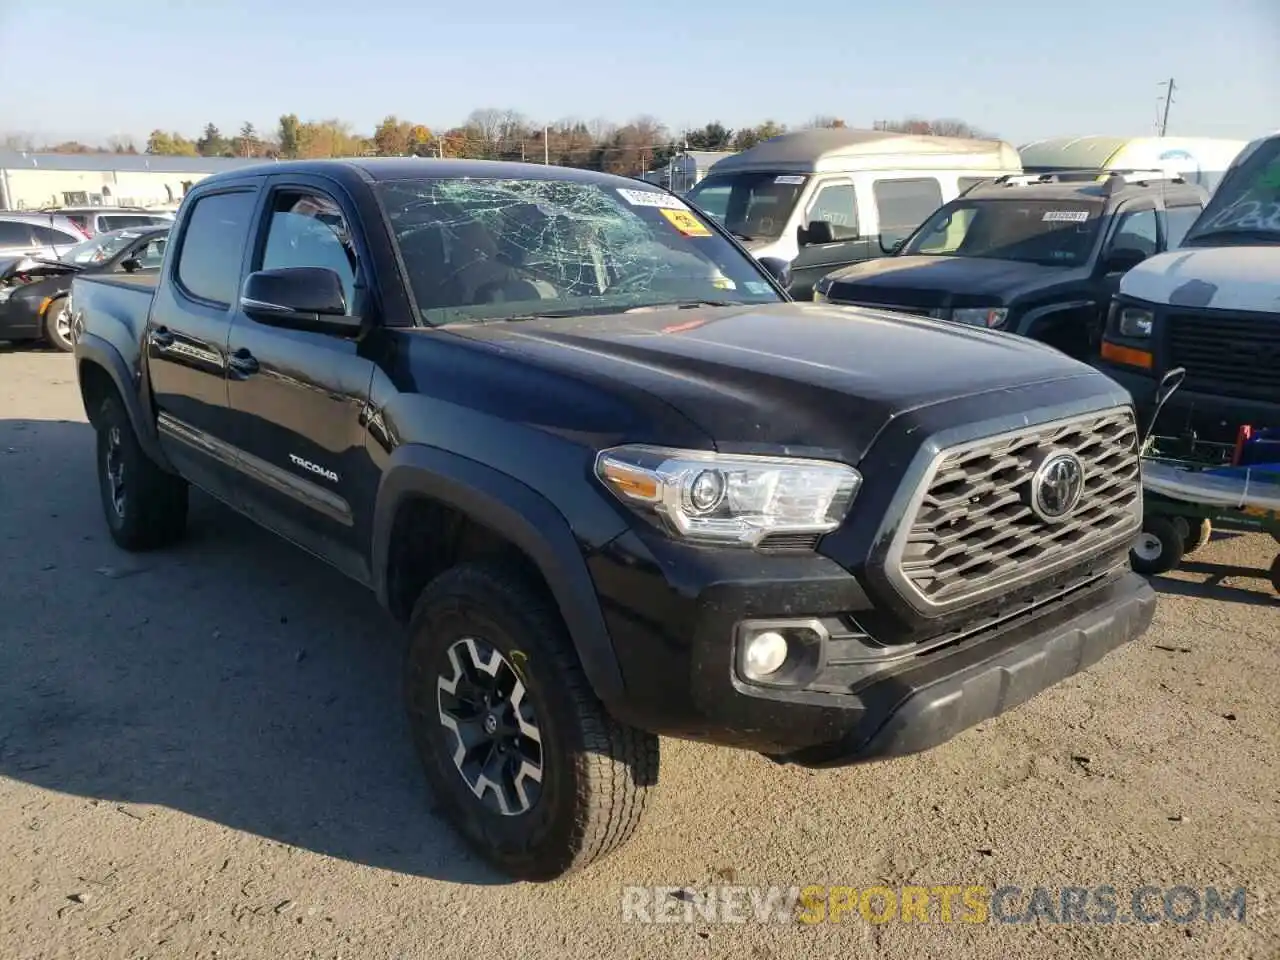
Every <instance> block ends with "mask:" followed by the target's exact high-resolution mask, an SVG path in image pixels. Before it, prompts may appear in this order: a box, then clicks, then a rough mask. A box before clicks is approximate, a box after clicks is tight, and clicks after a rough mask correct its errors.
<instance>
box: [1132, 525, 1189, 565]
mask: <svg viewBox="0 0 1280 960" xmlns="http://www.w3.org/2000/svg"><path fill="white" fill-rule="evenodd" d="M1185 545H1186V541H1185V539H1184V535H1183V533H1182V531H1181V530H1179V529H1178V524H1176V523H1175V522H1174V521H1173V520H1172V519H1170V518H1169V517H1163V516H1152V517H1147V518H1146V519H1145V520H1143V521H1142V532H1141V533H1139V534H1138V535H1137V537H1135V538H1134V541H1133V546H1131V547H1130V548H1129V561H1130V563H1131V564H1132V565H1133V569H1134V570H1135V571H1136V572H1138V573H1141V574H1142V575H1144V576H1148V577H1150V576H1155V575H1156V574H1161V573H1168V572H1169V571H1170V570H1172V569H1174V568H1175V567H1177V565H1178V564H1179V563H1181V562H1182V555H1183V553H1184V552H1185Z"/></svg>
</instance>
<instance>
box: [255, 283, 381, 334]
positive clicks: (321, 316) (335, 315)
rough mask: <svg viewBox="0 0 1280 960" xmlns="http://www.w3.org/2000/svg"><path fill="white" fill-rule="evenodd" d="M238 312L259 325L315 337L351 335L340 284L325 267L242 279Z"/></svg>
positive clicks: (354, 323) (354, 321) (354, 325)
mask: <svg viewBox="0 0 1280 960" xmlns="http://www.w3.org/2000/svg"><path fill="white" fill-rule="evenodd" d="M240 309H241V310H243V311H244V312H245V313H246V314H247V315H248V316H250V317H252V318H253V319H254V320H257V321H258V322H259V323H266V324H270V325H271V326H276V327H288V328H290V329H294V330H312V331H315V332H317V333H337V334H347V335H351V334H355V333H357V332H359V330H360V329H361V326H362V322H361V319H360V318H359V317H352V316H348V315H347V295H346V292H345V291H344V290H343V288H342V280H341V279H340V278H339V277H338V275H337V274H336V273H335V272H334V271H332V270H330V269H328V268H327V267H281V268H280V269H278V270H259V271H258V272H257V273H251V274H249V276H247V277H245V281H244V287H243V289H242V290H241V292H240Z"/></svg>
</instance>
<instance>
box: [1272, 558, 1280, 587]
mask: <svg viewBox="0 0 1280 960" xmlns="http://www.w3.org/2000/svg"><path fill="white" fill-rule="evenodd" d="M1271 588H1272V589H1273V590H1275V592H1276V593H1280V555H1277V556H1276V558H1275V559H1274V560H1272V561H1271Z"/></svg>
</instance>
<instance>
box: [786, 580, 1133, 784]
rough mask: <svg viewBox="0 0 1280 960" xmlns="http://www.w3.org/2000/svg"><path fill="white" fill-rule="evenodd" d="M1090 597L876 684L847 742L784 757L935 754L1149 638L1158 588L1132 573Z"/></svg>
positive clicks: (804, 760) (841, 759) (832, 761)
mask: <svg viewBox="0 0 1280 960" xmlns="http://www.w3.org/2000/svg"><path fill="white" fill-rule="evenodd" d="M1083 599H1084V600H1085V601H1087V602H1086V604H1085V605H1084V609H1080V606H1081V605H1080V604H1067V605H1066V606H1065V607H1064V608H1063V609H1061V610H1059V611H1057V613H1056V615H1055V614H1049V615H1045V616H1042V617H1038V618H1036V619H1033V620H1031V621H1029V622H1027V623H1025V624H1022V625H1020V626H1017V627H1014V628H1012V629H1009V630H1007V631H1006V632H1004V633H1001V634H997V635H996V636H990V637H980V638H978V639H976V640H975V641H974V642H973V643H972V644H970V645H968V646H964V645H961V646H959V647H958V648H957V649H956V650H955V651H954V652H951V653H949V654H944V655H941V656H938V657H937V658H936V659H933V658H930V659H927V660H926V661H925V662H924V663H922V664H921V665H920V666H919V667H916V668H914V669H907V670H905V671H903V673H902V674H900V675H898V676H894V677H889V678H885V679H882V680H878V681H876V683H875V684H874V686H873V687H871V688H870V689H869V690H868V691H867V693H866V694H864V695H863V696H862V700H863V701H864V703H865V705H866V710H865V712H864V714H863V717H862V720H861V721H860V722H859V723H858V724H857V726H856V727H855V728H854V729H853V730H852V731H851V732H850V733H849V735H848V736H846V737H845V738H844V739H843V740H842V741H840V742H838V743H833V744H824V745H820V746H817V747H812V748H808V749H806V750H801V751H797V752H796V753H795V754H792V755H791V756H789V757H787V758H786V759H789V760H791V761H794V762H797V763H801V764H806V765H811V766H838V765H842V764H847V763H856V762H862V761H867V760H874V759H881V758H887V757H895V756H902V755H905V754H911V753H919V752H921V751H924V750H929V749H932V748H933V747H936V746H938V745H939V744H941V743H944V742H946V741H947V740H950V739H951V738H952V737H954V736H955V735H956V734H958V733H960V732H961V731H963V730H966V729H968V728H969V727H972V726H974V725H975V724H978V723H981V722H982V721H984V720H989V719H991V718H992V717H995V716H997V715H999V714H1001V713H1004V712H1005V711H1007V710H1010V709H1012V708H1013V707H1016V706H1018V705H1019V704H1021V703H1024V702H1026V701H1027V700H1030V699H1031V698H1032V697H1033V696H1035V695H1036V694H1038V693H1040V692H1041V691H1043V690H1047V689H1048V688H1049V687H1052V686H1054V685H1055V684H1057V683H1059V682H1061V681H1062V680H1065V679H1066V678H1068V677H1070V676H1072V675H1073V674H1076V673H1079V672H1080V671H1081V670H1085V669H1087V668H1088V667H1090V666H1092V665H1093V664H1095V663H1097V662H1098V661H1099V660H1101V659H1102V658H1103V657H1104V656H1106V654H1108V653H1110V652H1111V651H1112V650H1114V649H1116V648H1117V647H1119V646H1122V645H1123V644H1125V643H1128V642H1129V641H1130V640H1134V639H1136V638H1137V637H1139V636H1141V635H1142V634H1143V633H1144V632H1146V630H1147V628H1148V627H1149V626H1150V625H1151V619H1152V617H1153V615H1154V614H1155V606H1156V595H1155V591H1154V590H1153V589H1152V588H1151V585H1150V584H1148V583H1147V581H1146V580H1144V579H1143V578H1142V577H1140V576H1138V575H1137V574H1134V573H1129V574H1126V575H1125V576H1124V577H1123V578H1120V579H1118V580H1117V581H1115V582H1114V583H1113V584H1112V585H1111V586H1109V587H1108V588H1106V589H1105V591H1103V592H1102V595H1099V596H1095V595H1094V594H1093V593H1090V594H1088V595H1086V597H1085V598H1083Z"/></svg>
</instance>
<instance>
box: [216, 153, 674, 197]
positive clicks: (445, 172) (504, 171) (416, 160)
mask: <svg viewBox="0 0 1280 960" xmlns="http://www.w3.org/2000/svg"><path fill="white" fill-rule="evenodd" d="M341 172H346V173H348V174H356V175H358V176H360V177H361V178H362V179H364V180H372V181H381V180H422V179H435V178H438V179H443V180H462V179H466V178H468V177H472V178H476V179H486V180H569V181H573V182H577V183H598V184H602V185H605V186H613V187H630V188H633V189H634V188H636V187H637V186H638V185H641V184H643V183H644V181H639V180H636V179H634V178H632V177H620V176H617V175H615V174H612V173H601V172H600V171H598V170H580V169H577V168H574V167H558V166H554V165H552V166H547V165H545V164H541V163H521V162H519V161H506V160H453V159H446V160H439V159H436V158H433V157H344V158H339V159H334V160H282V161H279V162H277V163H273V164H271V165H270V166H262V167H259V168H257V169H255V168H246V169H243V170H233V171H228V172H226V173H219V174H216V175H214V176H212V177H209V178H207V179H205V180H202V181H201V186H204V185H205V184H210V183H219V182H222V181H225V180H235V179H241V178H243V177H246V176H265V175H268V174H269V175H272V176H275V175H278V174H289V173H298V174H303V173H310V174H319V175H321V176H333V175H335V174H336V173H341ZM649 186H650V189H656V188H655V187H654V185H653V184H649ZM640 188H641V189H643V186H641V187H640Z"/></svg>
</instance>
